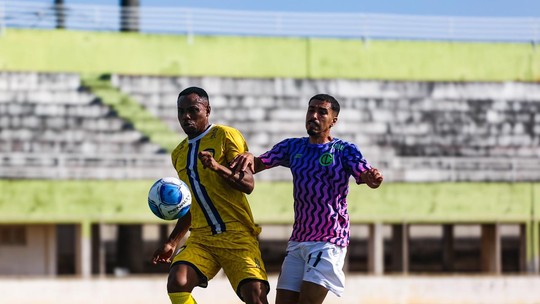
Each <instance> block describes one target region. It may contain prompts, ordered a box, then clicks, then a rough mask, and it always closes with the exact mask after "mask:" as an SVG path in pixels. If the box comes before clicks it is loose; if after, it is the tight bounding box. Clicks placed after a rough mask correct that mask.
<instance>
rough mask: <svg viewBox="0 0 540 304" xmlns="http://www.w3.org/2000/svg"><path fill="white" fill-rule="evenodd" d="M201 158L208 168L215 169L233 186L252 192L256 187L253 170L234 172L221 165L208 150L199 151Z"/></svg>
mask: <svg viewBox="0 0 540 304" xmlns="http://www.w3.org/2000/svg"><path fill="white" fill-rule="evenodd" d="M199 160H200V161H201V162H202V164H203V166H204V167H205V168H207V169H210V170H212V171H215V172H216V173H217V174H218V175H219V176H221V177H222V178H224V179H225V180H226V181H227V182H228V183H229V185H231V187H233V188H234V189H236V190H239V191H242V192H244V193H247V194H250V193H251V192H253V188H254V187H255V180H254V178H253V173H252V171H251V170H246V171H242V172H234V171H233V170H231V169H229V168H227V167H225V166H223V165H220V164H219V163H218V162H217V161H216V160H215V159H214V157H213V156H212V154H211V153H209V152H207V151H201V152H199Z"/></svg>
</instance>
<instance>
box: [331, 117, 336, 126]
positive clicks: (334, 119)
mask: <svg viewBox="0 0 540 304" xmlns="http://www.w3.org/2000/svg"><path fill="white" fill-rule="evenodd" d="M337 120H338V118H337V116H334V118H332V124H331V125H330V127H333V126H334V125H335V124H336V122H337Z"/></svg>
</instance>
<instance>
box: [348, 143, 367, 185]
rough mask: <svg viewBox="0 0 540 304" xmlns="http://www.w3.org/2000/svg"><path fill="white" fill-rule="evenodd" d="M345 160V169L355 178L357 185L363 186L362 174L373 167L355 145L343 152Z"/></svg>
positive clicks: (350, 145)
mask: <svg viewBox="0 0 540 304" xmlns="http://www.w3.org/2000/svg"><path fill="white" fill-rule="evenodd" d="M343 157H344V158H345V161H344V164H345V169H346V170H347V171H349V173H350V174H351V175H352V176H353V177H354V179H355V180H356V183H357V184H362V183H364V181H362V177H361V174H362V173H363V172H365V171H367V170H369V169H371V165H370V164H369V163H368V162H367V160H366V159H365V158H364V156H363V155H362V153H361V152H360V150H359V149H358V147H356V145H354V144H348V145H347V146H346V148H345V149H344V151H343Z"/></svg>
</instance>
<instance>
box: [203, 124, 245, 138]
mask: <svg viewBox="0 0 540 304" xmlns="http://www.w3.org/2000/svg"><path fill="white" fill-rule="evenodd" d="M210 133H213V134H216V135H218V134H219V135H222V136H240V137H243V135H242V132H240V130H238V129H236V128H233V127H231V126H226V125H214V127H213V128H212V130H211V131H210Z"/></svg>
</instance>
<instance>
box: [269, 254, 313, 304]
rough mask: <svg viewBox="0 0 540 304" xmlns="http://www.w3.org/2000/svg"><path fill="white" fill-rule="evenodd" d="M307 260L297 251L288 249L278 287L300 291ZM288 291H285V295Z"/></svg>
mask: <svg viewBox="0 0 540 304" xmlns="http://www.w3.org/2000/svg"><path fill="white" fill-rule="evenodd" d="M305 265H306V262H305V261H304V259H303V258H302V257H301V256H300V255H299V252H296V251H294V250H293V251H291V250H289V251H287V255H286V256H285V259H284V260H283V263H282V264H281V272H280V273H279V278H278V282H277V286H276V289H277V290H278V292H279V290H280V289H281V290H287V291H293V292H296V293H299V292H300V288H301V286H302V281H303V279H304V272H305V269H306V266H305ZM287 294H288V293H285V295H284V297H286V296H287ZM285 303H287V302H285Z"/></svg>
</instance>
